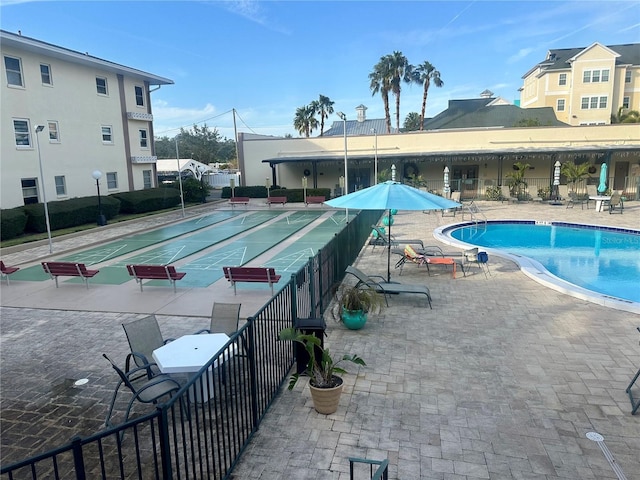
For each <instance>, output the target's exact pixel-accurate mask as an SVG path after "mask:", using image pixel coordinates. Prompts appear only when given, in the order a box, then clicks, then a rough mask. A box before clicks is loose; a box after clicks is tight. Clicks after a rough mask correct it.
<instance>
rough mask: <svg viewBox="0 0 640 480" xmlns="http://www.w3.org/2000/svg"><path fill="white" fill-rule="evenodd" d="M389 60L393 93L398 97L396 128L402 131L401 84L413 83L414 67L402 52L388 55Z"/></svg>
mask: <svg viewBox="0 0 640 480" xmlns="http://www.w3.org/2000/svg"><path fill="white" fill-rule="evenodd" d="M387 57H388V58H389V64H390V65H389V66H390V68H391V71H392V76H391V91H392V92H393V95H394V96H395V97H396V128H397V129H398V131H400V90H401V84H402V82H404V83H411V82H412V81H413V78H412V74H411V71H412V69H413V65H411V64H410V63H409V60H407V57H405V56H404V55H403V54H402V52H398V51H395V52H393V53H392V54H391V55H387Z"/></svg>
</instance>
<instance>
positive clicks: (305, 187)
mask: <svg viewBox="0 0 640 480" xmlns="http://www.w3.org/2000/svg"><path fill="white" fill-rule="evenodd" d="M302 192H303V196H304V203H305V204H306V203H307V177H302Z"/></svg>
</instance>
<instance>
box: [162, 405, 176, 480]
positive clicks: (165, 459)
mask: <svg viewBox="0 0 640 480" xmlns="http://www.w3.org/2000/svg"><path fill="white" fill-rule="evenodd" d="M180 402H182V400H180ZM157 409H158V410H159V411H160V412H159V413H160V415H158V430H159V432H158V433H159V437H160V459H161V462H162V478H163V479H164V480H171V478H172V477H173V473H172V471H171V445H170V442H169V419H168V417H167V410H168V407H167V406H166V404H163V405H158V407H157Z"/></svg>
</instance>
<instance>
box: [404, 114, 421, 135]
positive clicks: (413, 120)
mask: <svg viewBox="0 0 640 480" xmlns="http://www.w3.org/2000/svg"><path fill="white" fill-rule="evenodd" d="M403 126H404V129H405V130H406V131H408V132H415V131H416V130H420V114H419V113H418V112H409V114H408V115H407V117H406V118H405V119H404V125H403Z"/></svg>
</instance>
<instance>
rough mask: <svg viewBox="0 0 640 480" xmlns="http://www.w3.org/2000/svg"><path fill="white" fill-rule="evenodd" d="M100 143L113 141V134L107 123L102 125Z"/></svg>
mask: <svg viewBox="0 0 640 480" xmlns="http://www.w3.org/2000/svg"><path fill="white" fill-rule="evenodd" d="M102 143H113V134H112V132H111V127H110V126H109V125H103V126H102Z"/></svg>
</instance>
